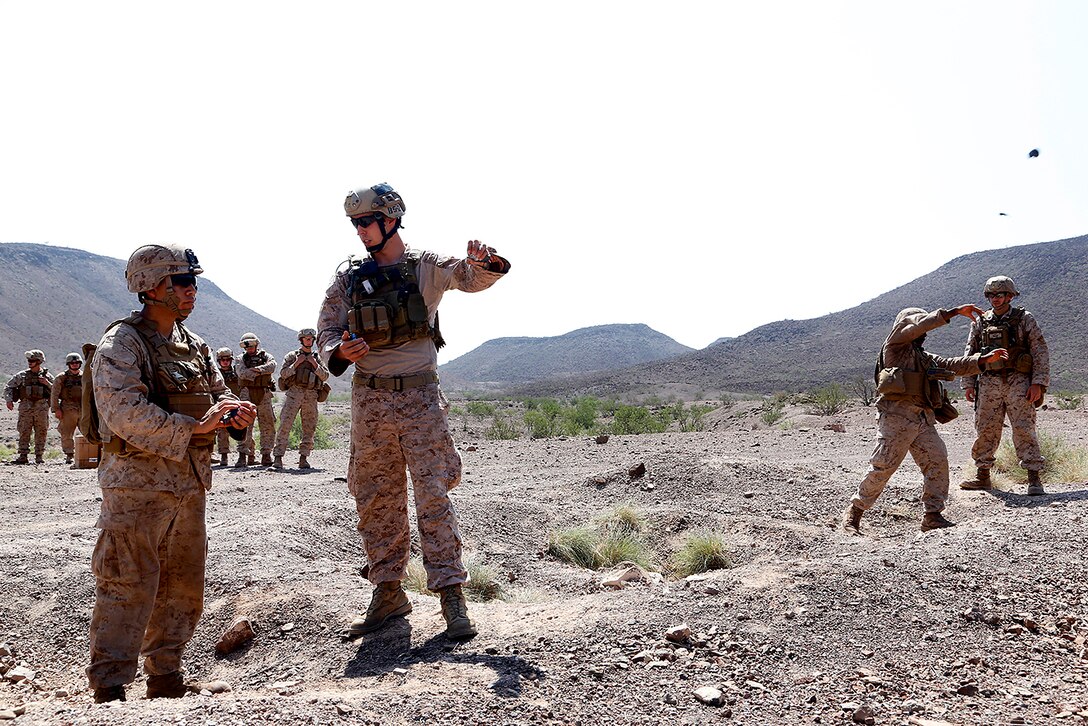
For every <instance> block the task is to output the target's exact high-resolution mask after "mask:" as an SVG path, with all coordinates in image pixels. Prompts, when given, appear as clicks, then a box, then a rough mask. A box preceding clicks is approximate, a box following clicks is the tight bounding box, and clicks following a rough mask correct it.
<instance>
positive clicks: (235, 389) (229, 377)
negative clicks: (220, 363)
mask: <svg viewBox="0 0 1088 726" xmlns="http://www.w3.org/2000/svg"><path fill="white" fill-rule="evenodd" d="M219 373H220V375H222V376H223V383H225V384H227V388H229V389H230V392H231V393H233V394H234V395H235V396H237V395H240V394H241V393H242V381H241V380H239V378H238V374H237V373H236V372H235V371H234V369H233V368H227V369H226V370H223V369H222V368H220V369H219Z"/></svg>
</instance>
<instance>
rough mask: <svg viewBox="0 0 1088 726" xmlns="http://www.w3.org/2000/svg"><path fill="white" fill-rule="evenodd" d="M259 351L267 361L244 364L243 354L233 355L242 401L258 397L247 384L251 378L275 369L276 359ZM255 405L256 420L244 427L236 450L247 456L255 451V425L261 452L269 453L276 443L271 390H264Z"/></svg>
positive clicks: (263, 351) (261, 350)
mask: <svg viewBox="0 0 1088 726" xmlns="http://www.w3.org/2000/svg"><path fill="white" fill-rule="evenodd" d="M261 353H264V354H265V355H267V356H268V360H267V362H265V363H262V364H261V365H257V366H252V367H250V366H246V364H245V354H242V355H238V356H235V359H234V372H235V373H237V374H238V381H239V385H240V386H241V390H242V393H241V395H239V398H240V399H241V400H243V401H250V400H253V399H254V398H257V397H258V396H256V395H254V394H253V393H252V392H251V391H250V389H249V386H248V385H247V384H249V383H252V382H253V379H254V378H256V377H257V376H259V375H262V374H267V375H272V373H274V372H275V370H276V359H275V358H273V357H272V354H271V353H268V352H267V351H265V350H264V349H262V348H258V349H257V354H258V355H259V354H261ZM255 405H256V406H257V422H256V423H255V424H254V425H253V426H250V427H249V428H248V429H246V440H245V441H243V442H242V443H241V444H239V445H238V452H239V453H242V454H247V455H249V456H252V455H253V454H254V453H255V446H256V445H255V443H254V440H253V433H254V429H256V428H257V427H260V429H261V454H268V453H270V452H271V451H272V446H273V445H274V444H275V443H276V412H275V410H274V409H273V407H272V392H271V391H267V390H266V391H265V392H264V394H263V397H262V398H261V402H260V403H257V404H255Z"/></svg>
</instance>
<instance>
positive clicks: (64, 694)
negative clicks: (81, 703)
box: [53, 688, 71, 698]
mask: <svg viewBox="0 0 1088 726" xmlns="http://www.w3.org/2000/svg"><path fill="white" fill-rule="evenodd" d="M69 695H71V694H69V693H68V689H67V688H58V689H57V690H56V691H54V692H53V698H68V696H69Z"/></svg>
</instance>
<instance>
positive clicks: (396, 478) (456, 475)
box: [348, 383, 468, 590]
mask: <svg viewBox="0 0 1088 726" xmlns="http://www.w3.org/2000/svg"><path fill="white" fill-rule="evenodd" d="M447 406H448V404H447V403H446V399H445V396H443V395H442V392H441V391H440V390H439V388H438V385H437V384H433V383H432V384H430V385H426V386H420V387H419V388H410V389H408V390H405V391H383V390H373V389H370V388H367V387H365V386H353V387H352V392H351V458H350V461H349V463H348V489H349V490H350V491H351V494H352V496H354V497H355V507H356V509H357V510H358V512H359V531H360V532H361V533H362V535H363V546H364V547H365V549H366V556H367V561H368V562H369V563H370V581H371V582H372V583H374V584H375V585H377V584H379V583H382V582H390V581H395V580H403V579H404V577H405V574H406V572H407V569H408V551H409V545H410V534H409V529H408V526H409V525H408V476H406V474H405V467H407V470H408V472H409V473H410V475H411V482H412V490H413V493H414V494H415V506H416V526H417V527H418V529H419V541H420V547H421V549H422V551H423V567H424V568H425V569H426V571H427V588H428V589H430V590H439V589H441V588H444V587H448V586H450V585H458V584H461V583H463V582H465V581H467V580H468V573H467V572H466V571H465V567H464V564H463V563H462V560H461V550H462V544H461V533H460V531H459V529H458V527H457V512H456V510H455V509H454V506H453V502H452V501H451V500H450V497H449V491H450V490H451V489H453V488H454V487H455V486H457V485H458V484H459V483H460V482H461V456H460V454H458V453H457V449H456V448H454V445H453V437H451V436H450V432H449V425H448V422H447V420H446V408H447Z"/></svg>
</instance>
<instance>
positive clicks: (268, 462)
mask: <svg viewBox="0 0 1088 726" xmlns="http://www.w3.org/2000/svg"><path fill="white" fill-rule="evenodd" d="M249 463H251V464H252V463H253V462H252V461H251V462H249ZM261 466H272V454H271V453H269V452H267V451H262V452H261Z"/></svg>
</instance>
